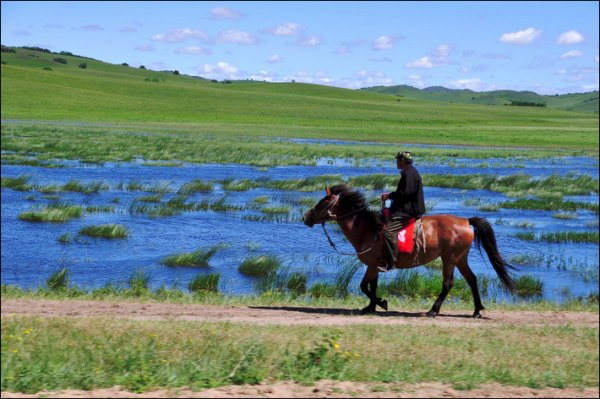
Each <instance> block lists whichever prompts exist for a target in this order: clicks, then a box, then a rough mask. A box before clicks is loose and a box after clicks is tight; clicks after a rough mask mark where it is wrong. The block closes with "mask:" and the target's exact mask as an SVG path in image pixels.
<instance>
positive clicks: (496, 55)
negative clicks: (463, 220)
mask: <svg viewBox="0 0 600 399" xmlns="http://www.w3.org/2000/svg"><path fill="white" fill-rule="evenodd" d="M1 7H2V21H1V22H2V25H1V30H2V44H3V45H8V46H40V47H44V48H47V49H50V50H52V51H57V52H58V51H70V52H72V53H74V54H79V55H83V56H88V57H92V58H95V59H98V60H102V61H106V62H110V63H114V64H121V63H123V62H127V63H128V64H129V65H130V66H136V67H137V66H140V65H144V66H145V67H146V68H148V69H154V70H178V71H179V72H180V73H182V74H189V75H197V76H202V77H205V78H208V79H218V80H222V79H255V80H265V81H271V82H282V81H287V82H289V81H292V80H295V81H296V82H306V83H316V84H325V85H331V86H338V87H345V88H352V89H357V88H361V87H369V86H376V85H385V86H389V85H398V84H408V85H412V86H415V87H419V88H425V87H429V86H445V87H448V88H468V89H471V90H475V91H489V90H497V89H510V90H531V91H535V92H537V93H540V94H557V93H558V94H563V93H573V92H586V91H592V90H598V37H599V31H598V11H599V10H598V2H596V1H584V2H577V1H535V2H522V1H518V2H503V1H501V2H477V1H475V2H471V1H469V2H453V1H442V2H431V1H427V2H425V1H419V2H413V1H399V2H372V1H368V2H367V1H350V2H325V1H313V2H310V1H291V2H285V1H277V2H260V1H243V2H242V1H239V2H236V1H229V2H212V1H206V2H204V1H200V2H191V1H190V2H163V1H155V2H144V1H141V2H124V1H119V2H63V1H43V2H28V1H2V3H1Z"/></svg>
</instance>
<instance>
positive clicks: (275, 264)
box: [238, 254, 282, 277]
mask: <svg viewBox="0 0 600 399" xmlns="http://www.w3.org/2000/svg"><path fill="white" fill-rule="evenodd" d="M281 264H282V261H281V259H280V258H279V257H277V256H276V255H271V254H268V255H250V256H247V257H246V258H245V259H244V260H243V261H242V263H241V264H240V266H239V267H238V271H239V272H240V273H242V274H245V275H248V276H254V277H265V276H268V275H269V274H270V273H273V272H275V271H276V270H277V269H279V267H280V266H281Z"/></svg>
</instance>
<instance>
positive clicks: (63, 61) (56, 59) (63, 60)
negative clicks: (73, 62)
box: [54, 57, 67, 64]
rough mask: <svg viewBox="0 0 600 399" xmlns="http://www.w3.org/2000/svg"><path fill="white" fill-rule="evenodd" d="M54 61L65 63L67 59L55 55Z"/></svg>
mask: <svg viewBox="0 0 600 399" xmlns="http://www.w3.org/2000/svg"><path fill="white" fill-rule="evenodd" d="M54 61H55V62H58V63H59V64H66V63H67V60H65V59H64V58H60V57H56V58H55V59H54Z"/></svg>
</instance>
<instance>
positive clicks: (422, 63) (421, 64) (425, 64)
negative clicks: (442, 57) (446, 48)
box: [406, 57, 435, 69]
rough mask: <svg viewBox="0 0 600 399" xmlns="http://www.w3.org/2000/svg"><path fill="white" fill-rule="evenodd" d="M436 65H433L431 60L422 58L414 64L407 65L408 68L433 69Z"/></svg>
mask: <svg viewBox="0 0 600 399" xmlns="http://www.w3.org/2000/svg"><path fill="white" fill-rule="evenodd" d="M434 66H435V65H433V62H432V61H431V59H430V58H429V57H421V58H419V59H418V60H415V61H413V62H409V63H408V64H406V68H425V69H428V68H433V67H434Z"/></svg>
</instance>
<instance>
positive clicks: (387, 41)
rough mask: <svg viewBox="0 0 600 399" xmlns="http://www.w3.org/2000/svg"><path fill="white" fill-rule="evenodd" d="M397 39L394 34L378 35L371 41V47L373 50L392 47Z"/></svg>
mask: <svg viewBox="0 0 600 399" xmlns="http://www.w3.org/2000/svg"><path fill="white" fill-rule="evenodd" d="M397 41H398V38H396V37H395V36H387V35H384V36H379V37H378V38H377V39H375V40H374V41H373V48H374V49H375V50H387V49H390V48H393V47H394V44H395V43H396V42H397Z"/></svg>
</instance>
